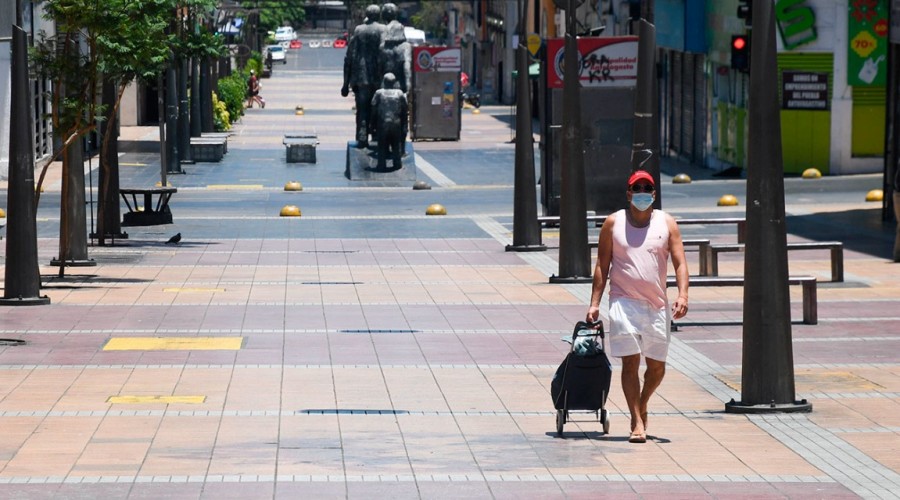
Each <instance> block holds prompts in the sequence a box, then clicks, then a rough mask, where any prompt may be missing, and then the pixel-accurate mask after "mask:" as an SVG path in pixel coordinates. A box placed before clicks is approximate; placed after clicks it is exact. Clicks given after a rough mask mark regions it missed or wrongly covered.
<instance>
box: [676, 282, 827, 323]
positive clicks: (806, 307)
mask: <svg viewBox="0 0 900 500" xmlns="http://www.w3.org/2000/svg"><path fill="white" fill-rule="evenodd" d="M688 283H689V284H690V286H692V287H695V286H740V287H743V286H744V278H742V277H726V276H691V277H690V278H689V280H688ZM788 284H789V285H800V286H802V287H803V323H804V324H807V325H815V324H818V323H819V302H818V294H817V290H816V277H815V276H790V277H788ZM676 285H677V283H676V281H675V277H674V276H669V277H668V278H667V279H666V286H667V287H674V286H676Z"/></svg>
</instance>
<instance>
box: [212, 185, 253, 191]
mask: <svg viewBox="0 0 900 500" xmlns="http://www.w3.org/2000/svg"><path fill="white" fill-rule="evenodd" d="M262 188H263V185H262V184H208V185H207V186H206V189H212V190H229V189H262Z"/></svg>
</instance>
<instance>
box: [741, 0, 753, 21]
mask: <svg viewBox="0 0 900 500" xmlns="http://www.w3.org/2000/svg"><path fill="white" fill-rule="evenodd" d="M738 1H739V3H738V9H737V16H738V18H739V19H743V20H744V26H746V27H748V28H750V27H752V26H753V0H738Z"/></svg>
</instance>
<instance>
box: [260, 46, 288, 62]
mask: <svg viewBox="0 0 900 500" xmlns="http://www.w3.org/2000/svg"><path fill="white" fill-rule="evenodd" d="M270 55H271V56H272V62H273V63H276V62H280V63H281V64H287V57H285V51H284V47H282V46H281V45H269V46H267V47H266V55H265V57H266V58H268V57H269V56H270Z"/></svg>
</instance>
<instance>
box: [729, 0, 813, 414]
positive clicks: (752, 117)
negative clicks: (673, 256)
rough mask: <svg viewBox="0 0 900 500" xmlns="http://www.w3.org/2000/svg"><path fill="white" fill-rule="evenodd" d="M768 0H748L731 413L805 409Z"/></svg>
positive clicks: (772, 19)
mask: <svg viewBox="0 0 900 500" xmlns="http://www.w3.org/2000/svg"><path fill="white" fill-rule="evenodd" d="M773 14H774V12H773V2H770V1H765V2H754V3H753V25H754V30H753V31H754V33H753V45H752V47H751V51H752V52H751V54H750V64H751V68H750V107H749V111H748V116H749V137H748V144H749V156H748V162H747V209H746V212H747V233H746V234H747V240H746V246H745V249H744V250H745V252H744V255H746V258H745V259H744V322H743V323H744V330H743V347H742V365H741V401H739V402H735V401H734V400H732V401H731V402H729V403H726V404H725V411H726V412H729V413H774V412H809V411H812V404H810V403H808V402H807V401H806V400H805V399H804V400H802V401H796V400H795V399H794V397H795V392H794V364H793V363H794V360H793V346H792V342H791V302H790V294H789V290H788V264H787V228H786V224H785V208H784V167H783V158H782V152H781V117H780V109H779V107H780V106H779V100H778V76H777V75H778V66H777V60H776V56H777V47H776V43H775V17H774V15H773Z"/></svg>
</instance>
